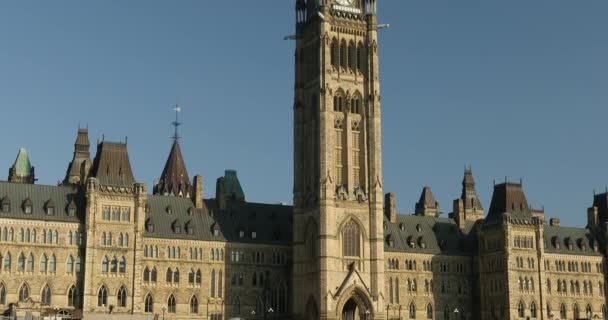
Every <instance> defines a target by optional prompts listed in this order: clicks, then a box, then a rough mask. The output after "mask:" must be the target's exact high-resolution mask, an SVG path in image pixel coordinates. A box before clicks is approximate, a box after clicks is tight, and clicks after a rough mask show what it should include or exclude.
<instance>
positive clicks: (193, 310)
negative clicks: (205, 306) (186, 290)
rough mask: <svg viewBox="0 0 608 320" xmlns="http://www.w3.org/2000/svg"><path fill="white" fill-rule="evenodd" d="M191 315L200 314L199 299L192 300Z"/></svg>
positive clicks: (193, 298)
mask: <svg viewBox="0 0 608 320" xmlns="http://www.w3.org/2000/svg"><path fill="white" fill-rule="evenodd" d="M190 313H192V314H197V313H198V299H197V298H196V296H192V298H191V299H190Z"/></svg>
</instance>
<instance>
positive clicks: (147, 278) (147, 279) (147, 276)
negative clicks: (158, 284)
mask: <svg viewBox="0 0 608 320" xmlns="http://www.w3.org/2000/svg"><path fill="white" fill-rule="evenodd" d="M144 282H150V269H148V267H145V268H144Z"/></svg>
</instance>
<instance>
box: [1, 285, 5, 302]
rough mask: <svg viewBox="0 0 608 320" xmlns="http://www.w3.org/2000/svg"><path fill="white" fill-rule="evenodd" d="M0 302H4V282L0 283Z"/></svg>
mask: <svg viewBox="0 0 608 320" xmlns="http://www.w3.org/2000/svg"><path fill="white" fill-rule="evenodd" d="M0 304H6V289H5V288H4V284H0Z"/></svg>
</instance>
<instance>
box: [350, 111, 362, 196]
mask: <svg viewBox="0 0 608 320" xmlns="http://www.w3.org/2000/svg"><path fill="white" fill-rule="evenodd" d="M353 101H354V100H353ZM354 107H355V106H352V108H354ZM352 129H353V131H352V138H353V141H352V142H353V148H352V150H353V152H352V156H353V185H354V186H355V187H358V186H359V184H360V183H361V131H359V124H358V123H357V124H355V125H353V127H352Z"/></svg>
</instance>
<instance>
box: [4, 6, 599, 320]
mask: <svg viewBox="0 0 608 320" xmlns="http://www.w3.org/2000/svg"><path fill="white" fill-rule="evenodd" d="M376 2H377V0H296V1H295V4H296V34H295V36H294V37H293V38H294V39H295V43H296V51H295V92H294V109H293V110H294V171H293V172H294V186H293V187H294V188H293V191H294V195H293V206H286V205H273V204H261V203H252V202H248V201H246V200H245V193H244V191H243V188H242V187H241V184H240V183H239V180H238V178H237V175H236V172H235V171H231V170H228V171H226V173H225V176H223V177H220V178H219V179H217V184H216V189H215V194H214V196H213V197H210V198H208V199H204V197H203V195H204V193H203V183H202V177H201V176H195V177H194V178H193V179H192V180H190V177H189V175H188V172H187V169H186V165H185V161H184V159H183V157H182V154H181V151H180V145H179V143H178V140H177V139H176V140H175V141H174V142H173V145H172V146H171V150H170V153H169V157H168V159H167V162H166V165H165V167H164V169H163V170H162V174H161V178H160V179H159V180H158V182H157V183H155V184H154V185H153V186H152V193H151V194H149V193H148V187H147V186H146V185H145V184H143V183H140V182H137V181H136V180H135V178H134V175H133V171H132V168H131V164H130V161H129V154H128V151H127V145H126V144H123V143H112V142H107V141H103V142H101V143H98V145H97V149H96V154H95V156H94V158H93V159H92V160H91V154H90V151H89V150H90V145H89V137H88V132H87V130H83V129H80V130H79V131H78V134H77V139H76V143H75V145H74V147H75V148H74V155H73V160H72V161H71V162H70V164H69V165H68V168H67V172H66V175H65V178H64V180H63V182H62V183H61V184H60V185H58V186H47V185H39V184H36V183H35V181H36V179H35V175H34V168H33V167H32V165H31V163H30V159H29V157H28V155H27V153H26V152H25V150H24V149H21V150H20V151H19V154H18V156H17V159H16V160H15V162H14V164H13V166H12V167H11V168H10V170H9V175H8V181H6V182H0V244H1V246H0V248H1V249H0V261H1V263H0V309H1V311H3V312H4V314H6V315H16V316H29V315H31V316H49V315H51V316H54V315H59V316H61V317H63V318H69V317H74V318H85V319H158V318H160V317H163V318H164V317H167V319H213V320H216V319H232V318H237V319H240V318H245V319H297V320H304V319H306V320H313V319H314V320H316V319H328V320H355V319H365V320H368V319H450V320H459V319H467V320H468V319H587V318H591V319H606V318H607V315H606V294H605V285H604V283H605V277H606V274H607V272H606V269H605V262H604V259H605V256H606V253H607V251H606V250H607V248H606V239H607V235H608V233H607V223H608V193H603V194H597V195H595V196H594V198H593V203H592V205H591V207H590V208H589V209H588V211H587V226H586V227H585V228H570V227H562V226H560V223H559V220H557V219H546V218H545V214H544V212H543V211H542V210H536V209H532V208H531V207H530V206H529V205H528V202H527V199H526V196H525V193H524V190H523V187H522V184H521V183H510V182H505V183H501V184H497V185H495V186H494V194H493V196H492V200H491V202H490V204H489V209H488V210H487V212H486V210H484V208H483V205H482V203H481V201H480V200H479V198H478V197H477V192H476V189H475V182H474V179H473V174H472V172H471V170H465V173H464V178H463V182H462V193H461V195H460V197H459V198H458V199H456V200H454V202H453V205H452V210H451V213H450V214H449V216H448V217H442V216H440V215H441V214H440V213H441V211H440V207H439V204H438V203H437V201H436V200H435V198H434V196H433V193H432V191H431V189H430V188H429V187H425V188H424V189H423V190H422V194H421V196H420V200H419V201H418V202H417V203H416V204H415V206H413V207H414V213H413V214H398V213H397V212H396V209H395V208H396V205H395V196H394V194H392V193H387V194H384V192H383V188H382V159H381V158H382V150H381V98H380V86H379V69H378V62H379V59H378V38H377V30H378V24H377V16H376V9H377V3H376ZM547 220H548V222H547Z"/></svg>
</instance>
